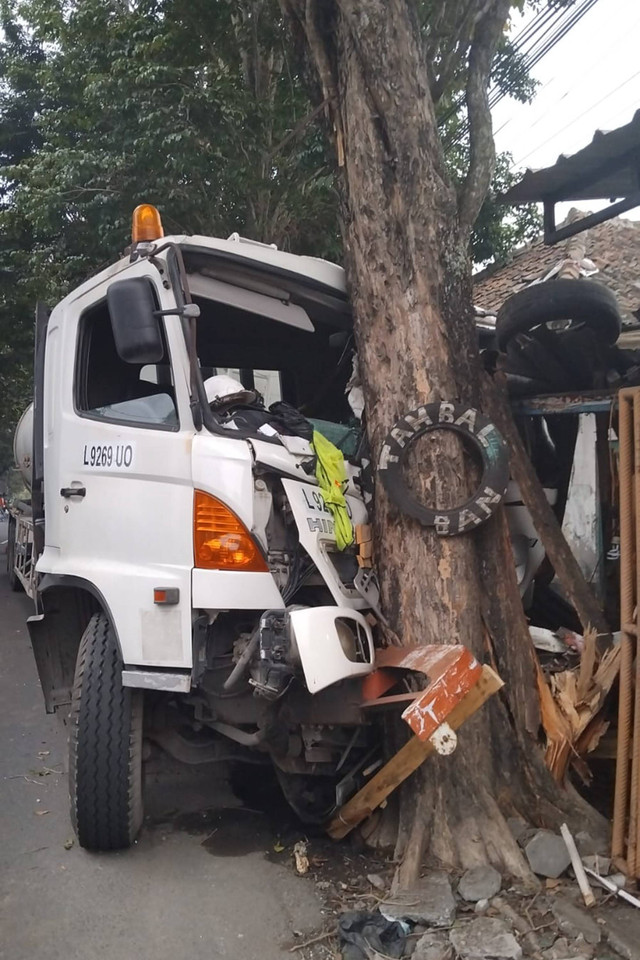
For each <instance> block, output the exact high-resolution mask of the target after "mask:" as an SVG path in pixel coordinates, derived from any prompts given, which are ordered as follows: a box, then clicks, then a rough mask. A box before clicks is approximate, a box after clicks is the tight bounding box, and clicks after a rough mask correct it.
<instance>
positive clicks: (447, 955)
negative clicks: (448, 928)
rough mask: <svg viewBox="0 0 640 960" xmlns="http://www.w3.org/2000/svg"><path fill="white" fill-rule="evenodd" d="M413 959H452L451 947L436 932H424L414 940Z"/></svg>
mask: <svg viewBox="0 0 640 960" xmlns="http://www.w3.org/2000/svg"><path fill="white" fill-rule="evenodd" d="M412 956H413V958H414V960H453V947H452V946H451V944H450V943H447V941H446V940H443V939H442V937H439V936H438V934H437V933H432V932H429V933H425V934H424V935H423V936H422V937H420V939H419V940H418V941H417V942H416V945H415V949H414V951H413V954H412Z"/></svg>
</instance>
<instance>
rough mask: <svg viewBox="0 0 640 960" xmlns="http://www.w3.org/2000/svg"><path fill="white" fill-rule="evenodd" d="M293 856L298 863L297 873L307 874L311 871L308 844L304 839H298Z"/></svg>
mask: <svg viewBox="0 0 640 960" xmlns="http://www.w3.org/2000/svg"><path fill="white" fill-rule="evenodd" d="M293 857H294V860H295V864H296V873H299V874H301V875H302V874H305V873H308V872H309V858H308V856H307V844H306V843H305V841H304V840H298V842H297V843H296V844H295V846H294V848H293Z"/></svg>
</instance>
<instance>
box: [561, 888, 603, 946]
mask: <svg viewBox="0 0 640 960" xmlns="http://www.w3.org/2000/svg"><path fill="white" fill-rule="evenodd" d="M551 912H552V913H553V915H554V917H555V919H556V922H557V924H558V929H559V930H560V932H561V933H563V934H564V935H565V937H571V938H573V939H576V938H577V937H579V936H583V937H584V939H585V940H586V942H587V943H591V944H593V945H595V944H597V943H600V940H601V939H602V930H601V928H600V926H599V925H598V923H597V921H596V920H594V919H593V917H592V916H591V915H590V914H588V913H587V912H586V910H583V909H582V908H581V907H578V906H576V904H575V903H571V901H570V900H566V899H564V897H563V898H562V899H560V898H558V899H557V900H554V902H553V903H552V905H551Z"/></svg>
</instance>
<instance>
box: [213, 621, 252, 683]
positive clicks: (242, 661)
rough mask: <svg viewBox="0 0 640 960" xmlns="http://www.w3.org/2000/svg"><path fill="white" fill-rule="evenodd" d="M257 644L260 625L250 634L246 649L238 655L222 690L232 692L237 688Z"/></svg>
mask: <svg viewBox="0 0 640 960" xmlns="http://www.w3.org/2000/svg"><path fill="white" fill-rule="evenodd" d="M259 643H260V624H258V626H257V627H256V628H255V630H254V631H253V633H252V634H251V637H250V638H249V642H248V644H247V645H246V647H245V648H244V650H243V651H242V653H241V654H240V657H239V658H238V662H237V663H236V665H235V667H234V668H233V670H232V671H231V673H230V674H229V676H228V677H227V679H226V680H225V682H224V683H223V684H222V689H223V690H233V688H234V687H235V686H237V684H238V682H239V681H240V680H241V679H242V678H243V677H244V675H245V673H246V672H247V667H248V666H249V662H250V660H251V658H252V657H253V655H254V653H255V652H256V650H257V649H258V644H259Z"/></svg>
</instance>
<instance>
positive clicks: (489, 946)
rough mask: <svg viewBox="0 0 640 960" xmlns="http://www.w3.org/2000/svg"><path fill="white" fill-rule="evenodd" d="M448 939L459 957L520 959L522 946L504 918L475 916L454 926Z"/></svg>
mask: <svg viewBox="0 0 640 960" xmlns="http://www.w3.org/2000/svg"><path fill="white" fill-rule="evenodd" d="M449 939H450V941H451V944H452V946H453V949H454V950H455V952H456V954H457V955H458V956H459V957H462V958H463V960H464V958H466V957H499V958H503V957H504V958H507V960H520V958H521V957H522V947H521V946H520V944H519V943H518V941H517V940H516V938H515V937H514V935H513V933H512V932H511V928H510V927H509V925H508V923H507V922H506V921H505V920H499V919H498V918H497V917H477V918H476V919H475V920H472V921H471V922H470V923H468V924H466V925H465V926H461V927H454V928H453V930H451V931H450V933H449Z"/></svg>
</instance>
